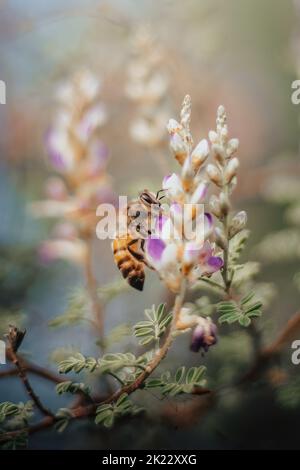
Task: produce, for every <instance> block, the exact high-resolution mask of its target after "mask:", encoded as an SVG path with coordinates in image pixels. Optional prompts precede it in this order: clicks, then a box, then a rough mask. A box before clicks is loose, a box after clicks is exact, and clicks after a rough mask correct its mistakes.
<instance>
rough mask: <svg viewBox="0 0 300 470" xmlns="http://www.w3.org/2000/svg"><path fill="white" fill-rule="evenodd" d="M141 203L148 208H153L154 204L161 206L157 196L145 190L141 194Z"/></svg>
mask: <svg viewBox="0 0 300 470" xmlns="http://www.w3.org/2000/svg"><path fill="white" fill-rule="evenodd" d="M140 201H141V202H142V203H143V204H145V205H146V206H152V205H153V204H158V205H160V202H159V201H158V200H157V197H156V195H155V194H154V193H152V192H151V191H148V189H144V191H142V192H141V193H140Z"/></svg>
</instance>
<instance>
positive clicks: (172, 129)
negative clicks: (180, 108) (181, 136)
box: [167, 119, 182, 135]
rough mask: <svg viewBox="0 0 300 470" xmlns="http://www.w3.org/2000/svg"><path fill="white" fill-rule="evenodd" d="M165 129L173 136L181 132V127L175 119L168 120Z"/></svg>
mask: <svg viewBox="0 0 300 470" xmlns="http://www.w3.org/2000/svg"><path fill="white" fill-rule="evenodd" d="M167 129H168V132H169V134H171V135H172V134H175V133H176V132H180V131H181V130H182V125H181V124H179V122H177V121H176V119H170V120H169V122H168V124H167Z"/></svg>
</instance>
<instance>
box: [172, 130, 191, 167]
mask: <svg viewBox="0 0 300 470" xmlns="http://www.w3.org/2000/svg"><path fill="white" fill-rule="evenodd" d="M170 147H171V149H172V151H173V153H174V157H175V158H176V160H177V161H178V162H179V163H180V165H183V163H184V161H185V159H186V157H187V154H188V147H187V145H186V143H185V142H184V140H183V139H182V137H181V136H180V135H179V134H178V133H175V134H173V135H172V137H171V140H170Z"/></svg>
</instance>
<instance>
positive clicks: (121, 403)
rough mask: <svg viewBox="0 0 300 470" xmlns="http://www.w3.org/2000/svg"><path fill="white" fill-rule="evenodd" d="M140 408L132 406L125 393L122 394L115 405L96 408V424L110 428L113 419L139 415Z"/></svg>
mask: <svg viewBox="0 0 300 470" xmlns="http://www.w3.org/2000/svg"><path fill="white" fill-rule="evenodd" d="M141 411H142V408H140V407H137V406H136V405H134V404H133V403H132V402H131V401H130V400H129V398H128V394H127V393H123V394H122V395H121V396H120V397H119V398H118V400H117V401H116V402H115V403H111V404H104V405H100V406H98V408H97V410H96V418H95V423H96V424H103V425H104V426H105V427H107V428H110V427H112V426H113V424H114V421H115V419H117V418H119V417H120V416H125V415H128V414H131V415H135V414H137V413H140V412H141Z"/></svg>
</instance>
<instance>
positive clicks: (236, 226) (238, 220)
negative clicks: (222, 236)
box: [229, 211, 247, 238]
mask: <svg viewBox="0 0 300 470" xmlns="http://www.w3.org/2000/svg"><path fill="white" fill-rule="evenodd" d="M246 223H247V213H246V212H245V211H240V212H238V213H237V214H236V215H235V216H234V217H233V219H232V221H231V223H230V227H229V237H230V238H232V237H234V235H236V234H237V233H239V232H241V230H243V229H244V228H245V226H246Z"/></svg>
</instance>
